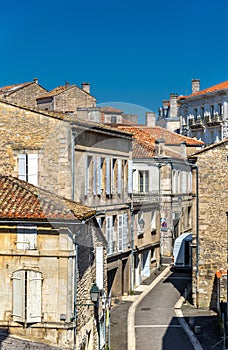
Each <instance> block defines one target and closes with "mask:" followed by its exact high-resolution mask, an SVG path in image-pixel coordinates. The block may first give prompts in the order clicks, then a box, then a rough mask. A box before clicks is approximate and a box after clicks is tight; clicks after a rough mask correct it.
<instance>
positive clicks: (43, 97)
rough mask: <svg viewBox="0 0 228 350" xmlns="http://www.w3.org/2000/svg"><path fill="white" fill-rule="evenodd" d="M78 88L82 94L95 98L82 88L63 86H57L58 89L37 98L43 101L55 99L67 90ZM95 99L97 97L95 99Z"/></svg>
mask: <svg viewBox="0 0 228 350" xmlns="http://www.w3.org/2000/svg"><path fill="white" fill-rule="evenodd" d="M75 87H76V88H77V89H79V90H81V91H82V92H84V93H85V94H87V95H89V96H91V97H93V96H92V95H91V94H89V93H88V92H87V91H85V90H83V89H81V88H80V87H78V86H76V85H67V86H66V85H63V86H57V87H56V88H54V89H52V90H51V91H49V92H47V93H45V94H43V95H42V96H39V97H38V98H37V100H41V99H45V98H47V97H54V96H57V95H60V94H61V93H63V92H64V91H66V90H69V89H72V88H75ZM93 98H95V97H93Z"/></svg>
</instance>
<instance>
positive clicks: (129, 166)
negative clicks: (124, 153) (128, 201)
mask: <svg viewBox="0 0 228 350" xmlns="http://www.w3.org/2000/svg"><path fill="white" fill-rule="evenodd" d="M128 193H132V160H128Z"/></svg>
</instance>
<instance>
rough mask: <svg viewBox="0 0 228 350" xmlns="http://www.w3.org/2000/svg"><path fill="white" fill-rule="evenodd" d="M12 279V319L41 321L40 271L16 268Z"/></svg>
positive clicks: (32, 321) (26, 321)
mask: <svg viewBox="0 0 228 350" xmlns="http://www.w3.org/2000/svg"><path fill="white" fill-rule="evenodd" d="M12 280H13V314H12V316H13V320H14V321H16V322H23V323H35V322H41V285H42V276H41V272H39V271H34V270H18V271H15V272H14V273H13V275H12Z"/></svg>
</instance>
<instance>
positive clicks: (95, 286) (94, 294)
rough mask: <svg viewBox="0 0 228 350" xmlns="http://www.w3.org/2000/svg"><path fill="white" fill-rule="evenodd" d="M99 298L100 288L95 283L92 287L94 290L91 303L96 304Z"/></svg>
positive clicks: (91, 293)
mask: <svg viewBox="0 0 228 350" xmlns="http://www.w3.org/2000/svg"><path fill="white" fill-rule="evenodd" d="M99 296H100V289H99V288H98V286H97V285H96V283H94V284H93V285H92V288H91V289H90V298H91V301H92V302H93V303H94V304H96V303H97V302H98V300H99Z"/></svg>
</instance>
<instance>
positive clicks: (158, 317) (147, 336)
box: [135, 272, 193, 350]
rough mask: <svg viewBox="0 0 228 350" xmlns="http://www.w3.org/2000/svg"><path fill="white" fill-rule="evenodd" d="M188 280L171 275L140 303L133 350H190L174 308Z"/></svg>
mask: <svg viewBox="0 0 228 350" xmlns="http://www.w3.org/2000/svg"><path fill="white" fill-rule="evenodd" d="M190 281H191V276H190V274H188V273H184V272H170V273H169V274H168V275H167V276H166V277H164V278H163V279H162V280H161V281H160V282H159V283H158V284H157V285H156V286H155V287H154V288H153V289H152V290H151V291H150V292H149V293H148V294H147V295H146V297H145V298H144V299H143V300H142V301H141V302H140V304H139V305H138V306H137V308H136V313H135V334H136V350H183V349H184V350H192V349H193V346H192V344H191V342H190V340H189V338H188V337H187V335H186V334H185V332H184V330H183V329H182V327H181V326H180V324H179V322H178V318H177V317H176V314H175V309H174V306H175V304H176V302H177V301H178V299H179V297H180V295H181V294H182V293H183V291H184V289H185V287H186V286H187V285H188V284H189V282H190Z"/></svg>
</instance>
